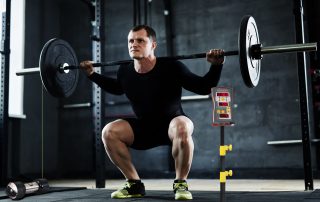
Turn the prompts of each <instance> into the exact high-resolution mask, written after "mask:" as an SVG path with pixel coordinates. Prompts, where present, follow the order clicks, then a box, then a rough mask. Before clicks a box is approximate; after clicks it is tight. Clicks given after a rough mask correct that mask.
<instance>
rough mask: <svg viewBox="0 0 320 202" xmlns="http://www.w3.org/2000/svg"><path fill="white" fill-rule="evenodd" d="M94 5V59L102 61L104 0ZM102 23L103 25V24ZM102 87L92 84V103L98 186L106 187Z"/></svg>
mask: <svg viewBox="0 0 320 202" xmlns="http://www.w3.org/2000/svg"><path fill="white" fill-rule="evenodd" d="M92 4H93V6H94V9H95V10H94V11H95V12H94V20H93V21H92V22H91V23H92V32H93V33H92V36H93V37H92V56H93V58H92V59H93V61H97V62H100V61H101V57H102V50H103V49H102V48H101V45H102V42H101V36H103V34H102V33H103V12H102V10H103V9H102V8H103V0H102V1H101V0H95V1H94V2H92ZM101 25H102V26H101ZM96 72H97V73H101V67H99V68H96ZM102 95H103V94H102V93H101V88H99V87H98V86H97V85H92V103H93V111H92V113H93V125H94V136H95V139H94V148H95V172H96V173H95V174H96V188H104V187H105V158H104V157H105V151H104V147H103V144H102V140H101V130H102V120H103V118H102V109H103V108H102V103H103V98H102Z"/></svg>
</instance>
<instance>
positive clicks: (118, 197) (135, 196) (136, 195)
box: [111, 194, 144, 199]
mask: <svg viewBox="0 0 320 202" xmlns="http://www.w3.org/2000/svg"><path fill="white" fill-rule="evenodd" d="M142 197H144V195H141V194H134V195H127V196H111V198H114V199H124V198H142Z"/></svg>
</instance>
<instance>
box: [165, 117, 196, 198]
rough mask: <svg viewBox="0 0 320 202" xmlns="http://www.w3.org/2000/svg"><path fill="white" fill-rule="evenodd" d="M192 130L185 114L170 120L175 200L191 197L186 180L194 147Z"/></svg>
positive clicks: (190, 122)
mask: <svg viewBox="0 0 320 202" xmlns="http://www.w3.org/2000/svg"><path fill="white" fill-rule="evenodd" d="M192 132H193V123H192V121H191V120H190V119H189V118H187V117H186V116H178V117H175V118H174V119H172V120H171V122H170V125H169V138H170V140H171V141H172V156H173V158H174V161H175V168H176V180H175V181H174V183H173V191H174V193H175V199H176V200H186V199H192V194H191V193H190V192H189V191H188V184H187V182H186V179H187V177H188V174H189V171H190V167H191V163H192V157H193V149H194V145H193V140H192Z"/></svg>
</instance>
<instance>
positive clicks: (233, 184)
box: [0, 179, 320, 202]
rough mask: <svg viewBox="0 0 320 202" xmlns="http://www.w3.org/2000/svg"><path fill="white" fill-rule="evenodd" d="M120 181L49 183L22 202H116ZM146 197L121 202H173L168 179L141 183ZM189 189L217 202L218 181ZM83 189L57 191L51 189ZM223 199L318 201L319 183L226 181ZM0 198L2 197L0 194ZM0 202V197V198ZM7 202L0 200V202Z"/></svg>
mask: <svg viewBox="0 0 320 202" xmlns="http://www.w3.org/2000/svg"><path fill="white" fill-rule="evenodd" d="M123 182H124V181H123V180H107V181H106V189H94V186H95V181H94V180H51V181H49V184H50V187H53V192H52V193H47V194H43V195H32V196H30V195H28V196H26V197H25V198H24V199H23V201H39V202H42V201H43V202H44V201H45V202H47V201H90V202H91V201H119V200H115V199H110V193H111V192H112V191H114V190H116V189H117V188H119V187H121V186H122V185H123ZM143 182H144V184H145V187H146V194H147V195H146V197H145V198H142V199H123V200H121V201H123V202H127V201H158V202H159V201H174V198H173V193H172V180H171V179H156V180H153V179H147V180H143ZM188 183H189V188H190V190H191V191H192V193H193V196H194V201H219V197H220V196H219V181H218V180H207V179H189V180H188ZM61 187H62V188H66V189H68V188H71V189H72V188H79V187H84V188H87V189H81V190H69V191H61V190H59V189H57V191H54V188H61ZM226 187H227V193H226V199H227V201H228V202H233V201H237V202H239V201H240V202H257V201H259V202H269V201H270V202H271V201H272V202H289V201H290V202H315V201H318V202H319V201H320V190H319V189H320V180H314V191H304V180H303V179H301V180H232V179H230V180H228V181H227V185H226ZM0 193H1V194H0V196H3V195H4V191H3V190H1V192H0ZM0 200H1V197H0ZM5 201H11V199H5V198H4V197H2V200H1V202H5Z"/></svg>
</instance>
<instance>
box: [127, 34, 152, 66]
mask: <svg viewBox="0 0 320 202" xmlns="http://www.w3.org/2000/svg"><path fill="white" fill-rule="evenodd" d="M155 48H156V42H154V41H153V40H151V39H150V38H149V37H148V36H147V32H146V30H144V29H141V30H139V31H136V32H133V31H130V32H129V35H128V50H129V55H130V57H131V58H132V59H138V60H139V59H142V58H146V57H149V56H151V55H153V54H154V49H155Z"/></svg>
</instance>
